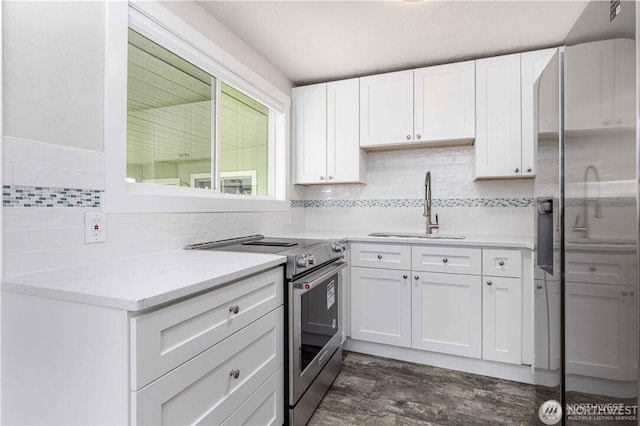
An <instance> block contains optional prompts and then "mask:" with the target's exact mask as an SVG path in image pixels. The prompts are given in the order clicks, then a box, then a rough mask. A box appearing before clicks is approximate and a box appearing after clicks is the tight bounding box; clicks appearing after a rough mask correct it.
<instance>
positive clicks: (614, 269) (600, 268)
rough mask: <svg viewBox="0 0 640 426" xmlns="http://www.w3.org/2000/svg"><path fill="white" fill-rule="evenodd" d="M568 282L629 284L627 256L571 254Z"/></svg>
mask: <svg viewBox="0 0 640 426" xmlns="http://www.w3.org/2000/svg"><path fill="white" fill-rule="evenodd" d="M566 264H567V269H566V275H567V282H580V283H594V284H627V280H628V270H627V256H625V255H615V254H604V253H602V254H601V253H586V252H585V253H583V252H569V253H567V255H566Z"/></svg>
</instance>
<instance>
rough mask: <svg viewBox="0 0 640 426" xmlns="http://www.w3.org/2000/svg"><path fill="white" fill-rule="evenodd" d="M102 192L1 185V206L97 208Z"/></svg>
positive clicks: (97, 190)
mask: <svg viewBox="0 0 640 426" xmlns="http://www.w3.org/2000/svg"><path fill="white" fill-rule="evenodd" d="M103 192H104V191H102V190H99V189H83V188H52V187H47V186H24V185H3V186H2V206H3V207H27V208H31V207H36V208H38V207H49V208H55V207H67V208H68V207H82V208H99V207H100V204H101V202H102V193H103Z"/></svg>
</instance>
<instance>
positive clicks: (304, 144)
mask: <svg viewBox="0 0 640 426" xmlns="http://www.w3.org/2000/svg"><path fill="white" fill-rule="evenodd" d="M294 91H295V100H294V102H295V111H296V133H295V134H296V169H297V173H296V183H315V182H318V181H320V180H321V179H322V178H323V177H325V176H326V174H327V167H326V160H325V159H326V158H327V84H326V83H322V84H314V85H312V86H305V87H300V88H296V89H294Z"/></svg>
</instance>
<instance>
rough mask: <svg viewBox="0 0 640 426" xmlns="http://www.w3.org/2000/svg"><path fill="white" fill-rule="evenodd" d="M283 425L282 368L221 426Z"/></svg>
mask: <svg viewBox="0 0 640 426" xmlns="http://www.w3.org/2000/svg"><path fill="white" fill-rule="evenodd" d="M283 423H284V367H280V368H279V369H278V371H276V373H275V374H274V375H273V376H271V377H270V378H269V380H267V381H266V382H265V384H264V385H262V386H260V389H258V390H257V391H255V392H254V394H253V395H251V396H250V397H249V399H247V400H246V401H245V402H244V403H243V404H242V405H241V406H240V407H239V408H238V409H237V410H236V411H235V412H234V413H233V414H232V415H231V416H229V418H227V420H225V421H224V423H222V425H223V426H225V425H229V426H235V425H274V426H276V425H281V424H283Z"/></svg>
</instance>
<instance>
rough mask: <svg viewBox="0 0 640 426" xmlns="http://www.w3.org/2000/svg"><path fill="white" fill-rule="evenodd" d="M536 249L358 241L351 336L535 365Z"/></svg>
mask: <svg viewBox="0 0 640 426" xmlns="http://www.w3.org/2000/svg"><path fill="white" fill-rule="evenodd" d="M531 254H532V252H531V250H529V249H520V248H503V247H501V248H481V247H469V246H467V247H464V246H462V247H460V246H447V245H408V244H406V245H400V244H379V243H370V242H366V243H360V242H354V243H352V244H351V319H350V325H351V329H350V337H351V339H353V340H357V341H363V342H372V343H380V344H385V345H392V346H399V347H404V348H411V349H417V350H422V351H429V352H434V353H440V354H448V355H456V356H461V357H467V358H474V359H482V360H486V361H497V362H501V363H509V364H516V365H521V364H531V359H530V353H531V346H532V344H533V342H532V341H531V339H532V336H531V319H530V317H529V316H528V314H529V313H531V308H530V305H531V303H532V299H531V297H530V295H531V293H532V291H531V288H532V287H531V286H532V270H533V264H532V259H531ZM523 336H525V337H524V338H523ZM523 348H524V350H523ZM374 354H375V353H374ZM450 368H456V362H455V361H453V362H452V363H451V365H450Z"/></svg>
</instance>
